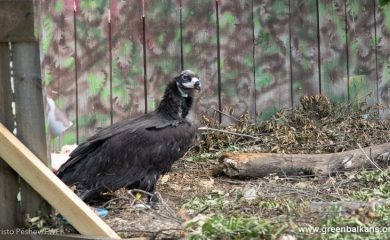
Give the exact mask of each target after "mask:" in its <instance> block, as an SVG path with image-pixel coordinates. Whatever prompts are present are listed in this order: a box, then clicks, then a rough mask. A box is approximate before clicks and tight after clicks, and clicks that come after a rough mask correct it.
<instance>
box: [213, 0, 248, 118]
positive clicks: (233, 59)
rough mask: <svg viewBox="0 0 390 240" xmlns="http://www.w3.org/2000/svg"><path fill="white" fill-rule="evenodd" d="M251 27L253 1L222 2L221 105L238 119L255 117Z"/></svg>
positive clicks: (220, 24) (220, 25)
mask: <svg viewBox="0 0 390 240" xmlns="http://www.w3.org/2000/svg"><path fill="white" fill-rule="evenodd" d="M252 25H253V20H252V0H239V1H220V15H219V29H220V39H221V40H220V47H221V104H222V110H223V111H224V112H225V113H228V114H229V115H231V116H234V117H235V118H239V117H240V116H242V115H243V114H245V113H249V116H250V117H251V118H252V119H254V116H255V95H254V94H255V84H254V71H253V27H252ZM231 122H236V121H234V120H233V119H232V118H229V117H227V116H225V115H224V116H223V117H222V123H231Z"/></svg>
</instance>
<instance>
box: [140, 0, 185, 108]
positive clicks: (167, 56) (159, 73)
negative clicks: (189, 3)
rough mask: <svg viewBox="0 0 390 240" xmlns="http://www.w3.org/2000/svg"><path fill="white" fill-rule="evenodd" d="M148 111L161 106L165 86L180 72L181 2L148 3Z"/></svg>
mask: <svg viewBox="0 0 390 240" xmlns="http://www.w3.org/2000/svg"><path fill="white" fill-rule="evenodd" d="M145 18H146V43H147V45H146V46H147V48H146V59H147V77H148V81H147V90H148V91H147V92H148V101H147V102H148V111H152V110H154V109H155V108H156V107H157V105H158V104H159V102H160V100H161V98H162V95H163V93H164V90H165V87H166V85H167V83H168V82H169V81H171V79H172V78H173V77H174V76H175V75H176V74H178V73H179V72H180V71H181V69H180V68H181V66H180V64H181V59H180V57H181V56H180V1H178V0H157V1H156V0H147V1H145Z"/></svg>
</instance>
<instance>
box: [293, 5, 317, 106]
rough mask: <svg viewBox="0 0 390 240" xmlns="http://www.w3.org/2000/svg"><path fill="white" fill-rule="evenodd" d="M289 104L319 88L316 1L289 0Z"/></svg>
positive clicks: (313, 92) (296, 102) (295, 104)
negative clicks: (290, 84) (291, 100)
mask: <svg viewBox="0 0 390 240" xmlns="http://www.w3.org/2000/svg"><path fill="white" fill-rule="evenodd" d="M290 26H291V40H290V41H291V68H292V73H291V77H292V79H291V81H292V94H293V107H296V106H297V105H298V104H299V98H300V97H301V96H303V95H314V94H318V93H319V92H320V89H319V84H320V82H319V68H318V41H317V6H316V1H314V0H312V1H304V0H290Z"/></svg>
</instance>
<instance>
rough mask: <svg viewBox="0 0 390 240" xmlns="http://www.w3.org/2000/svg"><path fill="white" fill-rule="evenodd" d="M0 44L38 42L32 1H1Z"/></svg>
mask: <svg viewBox="0 0 390 240" xmlns="http://www.w3.org/2000/svg"><path fill="white" fill-rule="evenodd" d="M0 29H1V31H0V42H28V41H37V37H36V35H35V34H34V6H33V1H32V0H19V1H14V0H1V1H0Z"/></svg>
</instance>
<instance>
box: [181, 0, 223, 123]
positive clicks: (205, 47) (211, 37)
mask: <svg viewBox="0 0 390 240" xmlns="http://www.w3.org/2000/svg"><path fill="white" fill-rule="evenodd" d="M181 6H182V26H183V28H182V30H183V32H182V34H183V61H184V69H191V70H193V71H194V72H196V73H197V74H199V76H200V79H201V81H202V90H201V92H200V97H199V104H196V105H195V109H194V111H195V112H196V113H197V115H198V116H200V115H203V114H204V115H206V116H207V117H209V118H213V119H214V120H217V121H218V119H219V113H218V112H217V111H218V109H219V104H218V69H217V64H218V63H217V32H216V29H217V25H216V11H215V0H182V2H181Z"/></svg>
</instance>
